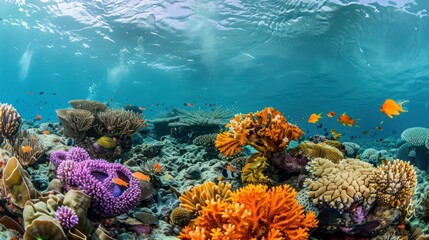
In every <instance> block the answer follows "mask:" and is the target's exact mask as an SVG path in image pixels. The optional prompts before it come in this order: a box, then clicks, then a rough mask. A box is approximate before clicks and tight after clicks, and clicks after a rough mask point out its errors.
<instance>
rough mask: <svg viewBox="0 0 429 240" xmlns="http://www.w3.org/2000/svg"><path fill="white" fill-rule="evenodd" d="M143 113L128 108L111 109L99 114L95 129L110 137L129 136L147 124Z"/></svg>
mask: <svg viewBox="0 0 429 240" xmlns="http://www.w3.org/2000/svg"><path fill="white" fill-rule="evenodd" d="M145 124H146V121H145V120H144V119H143V116H142V114H140V113H135V112H133V111H126V110H122V109H120V110H109V111H106V112H100V113H99V114H98V115H97V122H96V123H95V124H94V129H95V131H96V132H98V133H99V134H101V135H106V136H108V137H127V136H131V135H133V134H135V133H137V132H138V131H139V130H140V128H142V127H143V126H145Z"/></svg>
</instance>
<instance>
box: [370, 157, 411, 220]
mask: <svg viewBox="0 0 429 240" xmlns="http://www.w3.org/2000/svg"><path fill="white" fill-rule="evenodd" d="M373 182H374V184H375V186H376V188H377V203H378V204H380V205H383V206H388V207H394V208H399V209H401V210H402V211H403V217H405V216H404V214H406V211H407V210H408V207H409V205H410V203H411V198H412V197H413V194H414V187H415V186H416V184H417V175H416V171H415V170H414V168H413V166H412V165H411V164H410V163H409V162H404V161H401V160H398V159H396V160H395V161H394V162H393V163H391V162H387V163H385V164H382V165H380V166H378V167H377V169H376V170H375V172H374V178H373Z"/></svg>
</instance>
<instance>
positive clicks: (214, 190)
mask: <svg viewBox="0 0 429 240" xmlns="http://www.w3.org/2000/svg"><path fill="white" fill-rule="evenodd" d="M231 193H232V192H231V184H230V183H228V182H226V183H224V182H219V183H218V184H217V185H216V184H215V183H213V182H205V183H204V184H201V185H198V186H195V187H193V188H192V189H191V190H186V191H185V192H184V193H183V194H182V195H181V196H180V198H179V200H180V207H182V208H186V209H188V210H189V211H190V212H191V213H193V214H195V213H198V212H199V211H201V209H202V207H204V206H206V204H207V203H206V201H207V200H210V199H214V200H217V199H222V200H223V201H225V202H228V201H229V200H230V198H231Z"/></svg>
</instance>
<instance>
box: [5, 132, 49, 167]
mask: <svg viewBox="0 0 429 240" xmlns="http://www.w3.org/2000/svg"><path fill="white" fill-rule="evenodd" d="M8 143H9V145H10V151H11V152H12V154H13V155H14V156H16V157H17V158H18V161H19V163H21V165H22V166H24V167H26V166H30V165H33V164H35V163H36V162H37V161H38V160H39V158H40V157H41V156H42V155H43V154H44V153H45V151H46V149H44V147H43V144H42V143H41V142H40V140H39V139H38V138H37V137H36V135H32V134H29V133H28V132H27V131H26V130H22V131H20V133H19V134H18V136H17V137H16V138H15V139H14V140H10V141H8ZM24 146H28V147H30V148H29V149H30V150H24V148H23V147H24Z"/></svg>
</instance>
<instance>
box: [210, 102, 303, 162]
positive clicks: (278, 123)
mask: <svg viewBox="0 0 429 240" xmlns="http://www.w3.org/2000/svg"><path fill="white" fill-rule="evenodd" d="M226 127H227V128H228V129H229V130H228V131H226V132H223V133H220V134H218V136H217V139H216V147H217V148H218V149H219V151H220V152H221V153H223V154H224V155H227V156H232V155H234V154H236V153H238V152H241V150H242V147H243V146H245V145H250V146H252V147H253V148H255V149H256V150H258V151H259V152H260V153H262V154H264V155H265V154H270V153H273V152H279V151H283V150H284V149H285V148H286V147H287V146H288V144H289V142H290V141H291V140H298V139H299V137H300V136H301V135H303V134H304V132H303V131H302V130H301V129H299V128H298V127H297V126H295V125H292V124H290V123H288V122H287V121H286V118H285V117H284V116H283V114H282V113H281V112H279V111H277V110H276V109H274V108H271V107H268V108H264V109H263V110H262V111H260V112H256V113H248V114H238V115H236V116H235V117H234V118H231V120H230V122H229V123H228V124H227V125H226Z"/></svg>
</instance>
